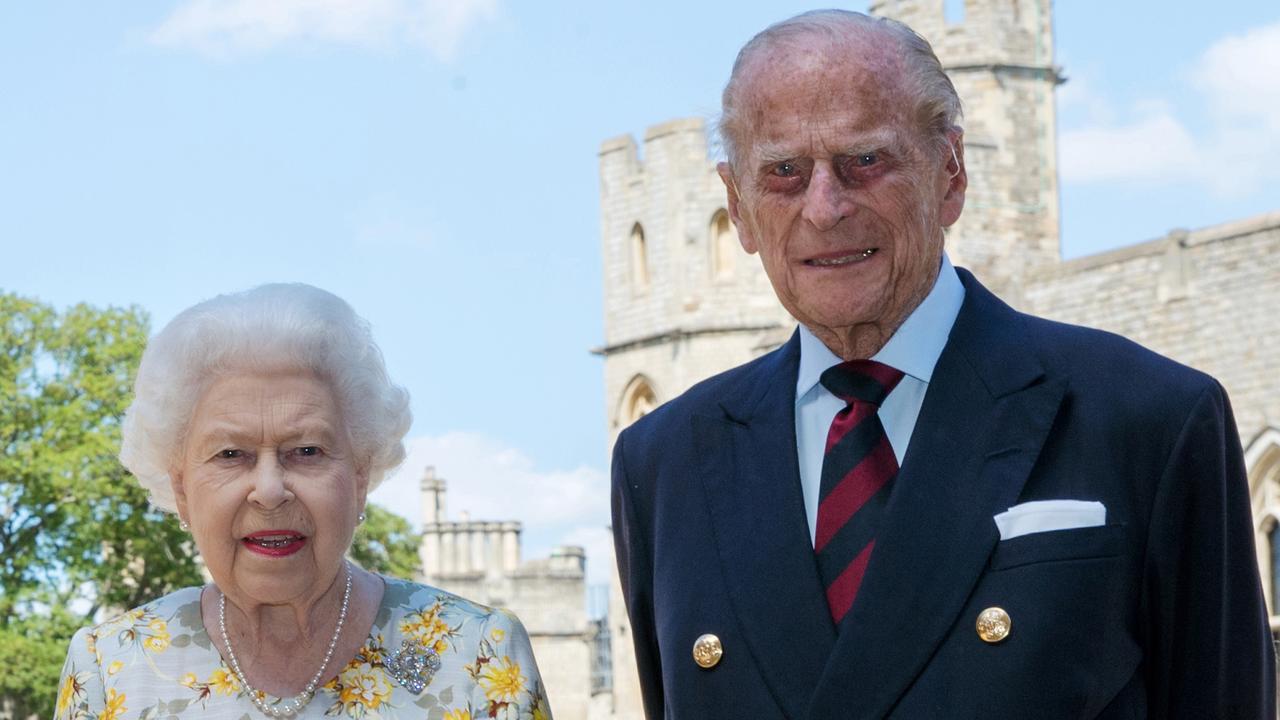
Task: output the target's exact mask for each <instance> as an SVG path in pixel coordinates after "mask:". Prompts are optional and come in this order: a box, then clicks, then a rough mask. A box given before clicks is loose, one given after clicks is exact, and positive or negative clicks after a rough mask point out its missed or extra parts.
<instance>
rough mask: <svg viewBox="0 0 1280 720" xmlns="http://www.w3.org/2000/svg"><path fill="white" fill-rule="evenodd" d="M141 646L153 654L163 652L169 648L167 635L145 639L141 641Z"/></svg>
mask: <svg viewBox="0 0 1280 720" xmlns="http://www.w3.org/2000/svg"><path fill="white" fill-rule="evenodd" d="M142 646H143V647H145V648H146V649H148V650H150V651H151V652H154V653H161V652H164V651H165V650H166V649H168V647H169V633H165V634H163V635H152V636H151V637H149V638H145V639H143V641H142Z"/></svg>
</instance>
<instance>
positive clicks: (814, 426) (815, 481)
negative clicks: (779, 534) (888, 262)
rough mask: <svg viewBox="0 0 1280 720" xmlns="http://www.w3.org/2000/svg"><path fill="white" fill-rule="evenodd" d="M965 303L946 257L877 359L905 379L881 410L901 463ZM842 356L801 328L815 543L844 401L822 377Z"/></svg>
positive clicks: (803, 435)
mask: <svg viewBox="0 0 1280 720" xmlns="http://www.w3.org/2000/svg"><path fill="white" fill-rule="evenodd" d="M963 303H964V286H963V285H961V284H960V277H959V276H958V275H956V270H955V268H954V267H952V265H951V260H950V259H949V258H948V257H947V256H946V254H945V253H944V254H943V256H942V267H941V269H940V270H939V271H938V279H937V280H936V281H934V284H933V289H932V290H930V291H929V294H928V295H927V296H926V297H925V299H924V301H923V302H921V303H920V305H919V306H917V307H916V309H915V310H913V311H912V312H911V314H910V315H908V316H907V319H906V320H905V321H904V322H903V323H902V326H901V327H899V328H898V331H897V332H895V333H894V334H893V336H892V337H890V338H889V342H887V343H885V346H884V347H882V348H880V352H878V353H876V354H875V355H873V356H872V358H871V359H872V360H875V361H877V362H881V363H884V364H885V365H889V366H891V367H894V368H897V369H898V370H901V371H902V372H903V373H904V374H903V377H902V381H901V382H899V383H898V386H897V387H896V388H894V390H893V392H891V393H889V397H887V398H885V401H884V404H883V405H881V406H880V422H881V423H883V424H884V430H885V434H886V435H888V436H889V444H890V445H892V446H893V454H894V455H895V456H897V458H898V464H899V465H901V464H902V459H903V458H904V457H906V454H907V445H908V443H910V442H911V432H912V431H913V430H914V429H915V427H916V418H918V417H919V416H920V406H921V405H923V404H924V394H925V391H926V390H928V389H929V380H930V378H932V377H933V368H934V366H935V365H937V364H938V357H939V356H940V355H942V348H943V347H944V346H945V345H946V344H947V337H948V336H950V334H951V326H952V325H954V324H955V321H956V316H957V315H959V314H960V306H961V305H962V304H963ZM840 362H841V361H840V358H839V357H837V356H836V354H835V353H833V352H831V350H830V349H828V348H827V346H826V345H823V344H822V341H821V340H819V339H818V338H817V337H816V336H814V334H813V333H812V332H809V329H808V328H806V327H805V326H804V325H801V326H800V372H799V374H798V375H797V377H796V449H797V451H798V453H797V454H798V455H799V458H800V487H801V491H802V492H803V493H804V510H805V514H806V515H807V516H808V518H809V541H810V542H813V538H814V534H815V533H816V532H817V523H818V496H819V495H820V493H821V484H822V455H823V451H824V449H825V447H826V442H827V431H828V430H829V429H830V427H831V421H832V419H834V418H835V416H836V413H837V412H839V411H840V410H841V409H843V408H844V401H843V400H841V399H840V398H838V397H836V396H835V395H832V394H831V392H830V391H829V390H827V389H826V388H825V387H823V386H822V383H821V382H819V379H820V378H821V377H822V373H823V371H825V370H826V369H827V368H829V367H831V366H832V365H839V364H840Z"/></svg>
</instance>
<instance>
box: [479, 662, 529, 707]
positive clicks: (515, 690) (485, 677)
mask: <svg viewBox="0 0 1280 720" xmlns="http://www.w3.org/2000/svg"><path fill="white" fill-rule="evenodd" d="M524 682H525V679H524V675H521V674H520V663H516V662H512V661H511V658H509V657H503V658H502V659H501V660H493V661H491V662H489V663H487V664H485V666H484V669H483V670H481V671H480V687H482V688H484V695H485V697H487V698H489V699H490V700H492V701H494V702H508V703H509V702H515V699H516V695H518V694H519V693H520V691H521V690H523V689H524Z"/></svg>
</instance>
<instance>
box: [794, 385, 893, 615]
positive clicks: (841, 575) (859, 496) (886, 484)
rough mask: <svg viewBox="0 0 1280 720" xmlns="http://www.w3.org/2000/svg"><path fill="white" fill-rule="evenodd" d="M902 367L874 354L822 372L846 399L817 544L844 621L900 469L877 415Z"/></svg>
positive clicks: (831, 446)
mask: <svg viewBox="0 0 1280 720" xmlns="http://www.w3.org/2000/svg"><path fill="white" fill-rule="evenodd" d="M901 379H902V372H901V371H899V370H895V369H893V368H891V367H889V366H888V365H884V364H882V363H878V362H875V361H874V360H850V361H848V362H844V363H841V364H839V365H835V366H833V367H830V368H828V369H827V370H826V372H824V373H822V379H821V382H822V386H823V387H825V388H826V389H827V390H829V391H831V394H833V395H835V396H836V397H838V398H840V399H842V400H844V401H845V403H847V404H846V405H845V407H844V409H843V410H841V411H840V412H838V413H836V416H835V419H834V420H832V421H831V429H830V430H829V431H828V432H827V448H826V452H825V453H824V454H823V457H822V485H821V489H820V491H819V493H820V494H819V499H818V523H817V525H818V527H817V530H816V532H815V537H814V543H813V549H814V552H816V553H817V554H818V572H819V574H820V575H821V576H822V582H823V585H824V586H825V587H826V590H827V606H828V607H829V608H830V609H831V618H832V619H833V620H835V622H836V624H837V625H839V624H840V621H841V620H842V619H843V618H844V616H845V614H846V613H848V612H849V608H850V607H852V606H853V599H854V598H855V597H857V595H858V587H859V586H860V585H861V584H862V575H863V573H865V572H866V570H867V561H869V560H870V559H871V551H872V549H873V548H875V544H876V531H877V530H878V529H879V527H880V521H881V518H882V517H883V516H884V508H885V505H886V504H888V502H889V493H890V491H891V490H892V489H893V479H894V477H896V476H897V474H898V460H897V458H896V457H894V454H893V448H892V447H891V446H890V445H889V438H888V437H886V436H885V433H884V425H882V424H881V423H880V416H879V415H878V414H877V413H878V411H879V409H880V404H881V403H882V402H884V399H885V398H886V397H888V395H889V393H890V392H892V391H893V388H894V387H895V386H897V384H898V381H899V380H901Z"/></svg>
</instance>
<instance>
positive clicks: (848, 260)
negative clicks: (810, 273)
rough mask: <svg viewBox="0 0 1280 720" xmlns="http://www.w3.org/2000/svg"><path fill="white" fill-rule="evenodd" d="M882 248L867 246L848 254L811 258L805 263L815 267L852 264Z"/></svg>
mask: <svg viewBox="0 0 1280 720" xmlns="http://www.w3.org/2000/svg"><path fill="white" fill-rule="evenodd" d="M879 249H880V248H867V249H866V250H858V251H856V252H852V253H849V254H847V255H828V256H826V257H818V258H810V259H808V260H805V261H804V264H805V265H810V266H813V267H836V266H839V265H850V264H853V263H859V262H862V261H863V260H866V259H867V258H869V257H871V256H872V255H875V254H876V251H877V250H879Z"/></svg>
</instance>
